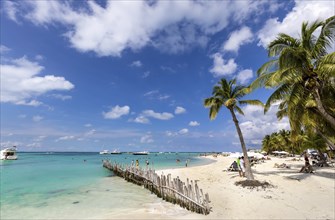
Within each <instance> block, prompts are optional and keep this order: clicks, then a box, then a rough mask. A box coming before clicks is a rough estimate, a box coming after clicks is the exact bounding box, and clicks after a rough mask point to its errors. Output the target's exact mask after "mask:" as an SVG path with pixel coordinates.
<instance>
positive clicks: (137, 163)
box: [131, 160, 150, 168]
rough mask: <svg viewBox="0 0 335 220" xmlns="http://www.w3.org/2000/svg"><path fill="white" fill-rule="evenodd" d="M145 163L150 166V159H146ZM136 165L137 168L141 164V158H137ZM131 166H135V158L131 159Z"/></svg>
mask: <svg viewBox="0 0 335 220" xmlns="http://www.w3.org/2000/svg"><path fill="white" fill-rule="evenodd" d="M145 164H146V167H147V168H148V166H149V164H150V163H149V161H148V160H146V161H145ZM135 165H136V168H138V167H139V166H140V161H139V160H136V162H135ZM131 166H132V167H133V166H134V160H132V161H131Z"/></svg>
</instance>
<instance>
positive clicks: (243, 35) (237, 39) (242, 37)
mask: <svg viewBox="0 0 335 220" xmlns="http://www.w3.org/2000/svg"><path fill="white" fill-rule="evenodd" d="M252 38H253V34H252V32H251V29H250V28H249V27H246V26H243V27H242V28H241V29H240V30H237V31H234V32H233V33H231V35H230V37H229V39H228V40H227V41H226V42H225V43H224V44H223V45H222V49H223V50H225V51H234V52H237V51H238V50H239V48H240V47H241V46H242V45H244V44H247V43H250V42H251V41H252Z"/></svg>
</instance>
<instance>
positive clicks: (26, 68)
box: [0, 57, 74, 106]
mask: <svg viewBox="0 0 335 220" xmlns="http://www.w3.org/2000/svg"><path fill="white" fill-rule="evenodd" d="M43 69H44V67H43V66H41V65H39V64H38V63H36V62H32V61H29V60H28V59H27V58H26V57H22V58H20V59H14V60H10V61H9V63H8V64H1V78H0V79H1V102H9V103H13V104H17V105H32V106H37V105H40V104H42V103H41V102H39V101H38V100H35V99H33V97H37V96H40V95H42V94H45V93H47V92H50V91H54V90H70V89H72V88H74V85H73V84H72V83H70V82H69V81H67V80H65V78H64V77H57V76H54V75H46V76H38V75H39V74H41V72H42V70H43Z"/></svg>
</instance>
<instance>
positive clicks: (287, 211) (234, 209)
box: [105, 156, 335, 219]
mask: <svg viewBox="0 0 335 220" xmlns="http://www.w3.org/2000/svg"><path fill="white" fill-rule="evenodd" d="M210 157H211V158H212V159H213V160H216V162H214V163H212V164H209V165H204V166H197V167H187V168H181V169H170V170H161V171H157V172H158V174H161V173H162V172H163V173H164V174H169V173H171V175H172V177H177V176H179V178H180V179H181V180H182V181H185V180H186V178H189V179H192V180H199V182H198V184H199V187H200V188H202V189H203V191H204V192H207V193H209V197H210V200H211V207H212V212H211V213H210V214H209V215H201V214H196V213H192V212H190V211H187V210H185V209H183V208H181V207H179V206H178V205H173V204H170V203H167V202H165V201H163V200H162V201H161V202H159V203H157V204H143V209H140V210H132V211H131V212H128V213H124V214H122V215H117V216H115V215H113V216H110V215H109V216H105V217H108V218H132V219H148V218H150V219H334V218H335V214H334V213H335V168H334V167H320V168H315V170H316V172H315V173H314V174H307V173H299V170H300V168H301V167H302V166H303V165H304V161H303V160H301V161H292V158H291V157H288V158H276V157H271V160H266V161H265V162H264V163H260V164H257V165H254V166H253V167H252V170H253V173H254V176H255V179H257V180H260V181H267V182H269V183H271V184H272V185H274V187H273V188H266V189H262V188H259V189H248V188H243V187H241V186H236V185H235V182H236V181H239V180H244V179H245V178H241V177H240V176H239V175H238V172H229V171H226V170H227V168H228V167H229V166H230V164H231V163H232V162H233V161H234V158H228V157H223V156H218V157H217V158H214V157H212V156H210ZM275 163H277V164H282V163H286V164H287V165H288V166H289V167H290V169H287V168H275V167H274V164H275ZM148 193H150V192H149V191H148ZM152 196H155V195H152ZM157 199H158V200H159V198H157Z"/></svg>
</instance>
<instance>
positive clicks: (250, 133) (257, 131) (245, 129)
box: [240, 105, 290, 145]
mask: <svg viewBox="0 0 335 220" xmlns="http://www.w3.org/2000/svg"><path fill="white" fill-rule="evenodd" d="M242 110H243V112H244V114H245V115H244V117H240V127H241V130H242V133H243V137H244V138H245V141H246V143H247V144H249V145H255V143H259V142H261V141H262V139H263V138H264V136H265V135H267V134H271V133H272V132H275V131H278V130H281V129H286V130H289V129H290V125H289V122H288V119H287V118H283V119H282V120H281V121H278V119H277V116H276V112H277V110H278V105H273V106H272V107H271V108H270V109H269V111H268V112H267V113H266V114H265V115H264V109H263V108H262V107H260V106H252V105H247V106H245V107H243V108H242Z"/></svg>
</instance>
